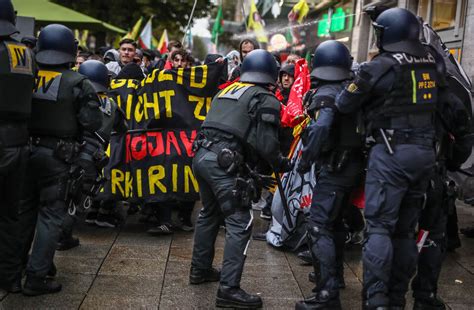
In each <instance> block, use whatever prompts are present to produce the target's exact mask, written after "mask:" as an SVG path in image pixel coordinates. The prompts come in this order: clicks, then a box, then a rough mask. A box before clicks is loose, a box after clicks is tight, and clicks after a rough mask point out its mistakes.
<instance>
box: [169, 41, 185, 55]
mask: <svg viewBox="0 0 474 310" xmlns="http://www.w3.org/2000/svg"><path fill="white" fill-rule="evenodd" d="M181 49H183V45H182V44H181V42H179V41H176V40H172V41H170V43H168V51H169V52H170V54H171V53H173V52H174V51H177V50H181Z"/></svg>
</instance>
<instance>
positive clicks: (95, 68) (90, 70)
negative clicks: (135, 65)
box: [79, 60, 110, 93]
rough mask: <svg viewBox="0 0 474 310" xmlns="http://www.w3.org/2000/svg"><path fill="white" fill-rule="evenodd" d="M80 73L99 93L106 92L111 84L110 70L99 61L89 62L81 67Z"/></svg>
mask: <svg viewBox="0 0 474 310" xmlns="http://www.w3.org/2000/svg"><path fill="white" fill-rule="evenodd" d="M79 73H80V74H82V75H85V76H86V77H87V78H88V79H89V80H90V81H91V82H92V86H94V89H95V91H96V92H98V93H102V92H106V91H107V89H108V87H109V84H110V79H109V70H108V69H107V67H106V66H105V65H104V64H103V63H102V62H100V61H98V60H87V61H85V62H83V63H82V65H81V66H80V67H79Z"/></svg>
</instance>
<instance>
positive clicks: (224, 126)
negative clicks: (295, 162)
mask: <svg viewBox="0 0 474 310" xmlns="http://www.w3.org/2000/svg"><path fill="white" fill-rule="evenodd" d="M268 95H270V96H272V97H274V95H273V94H272V93H270V92H269V91H268V90H266V89H265V88H263V87H260V86H256V85H254V84H248V83H240V82H238V83H233V84H231V85H229V86H228V87H226V88H225V89H223V90H222V91H221V92H220V93H218V94H217V95H216V97H214V99H213V101H212V103H211V109H210V110H209V112H208V113H207V116H206V119H205V120H204V122H203V124H202V128H214V129H219V130H222V131H225V132H228V133H230V134H233V135H234V136H235V137H237V138H238V139H239V140H241V141H242V142H245V143H247V144H248V145H250V146H251V147H252V148H253V149H256V145H257V141H256V140H257V139H256V117H257V115H256V114H257V113H258V111H257V103H258V102H259V100H260V99H259V98H261V99H262V100H265V99H264V97H266V96H268ZM275 100H277V99H276V98H275ZM276 108H277V110H275V111H274V112H275V113H279V110H278V109H279V104H278V105H276Z"/></svg>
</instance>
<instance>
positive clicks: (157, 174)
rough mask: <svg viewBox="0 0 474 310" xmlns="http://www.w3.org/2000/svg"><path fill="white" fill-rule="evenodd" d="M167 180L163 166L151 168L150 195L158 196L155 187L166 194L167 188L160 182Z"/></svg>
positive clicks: (149, 179)
mask: <svg viewBox="0 0 474 310" xmlns="http://www.w3.org/2000/svg"><path fill="white" fill-rule="evenodd" d="M164 178H165V167H163V166H162V165H157V166H151V167H150V168H148V185H149V187H150V194H151V195H154V194H156V191H155V187H158V188H159V189H160V191H161V192H162V193H166V187H165V186H164V185H163V183H161V181H160V180H162V179H164Z"/></svg>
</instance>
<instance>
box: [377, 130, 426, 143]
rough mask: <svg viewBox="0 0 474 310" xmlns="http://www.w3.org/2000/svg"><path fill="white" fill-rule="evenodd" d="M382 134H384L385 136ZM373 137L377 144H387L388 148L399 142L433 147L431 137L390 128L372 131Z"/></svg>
mask: <svg viewBox="0 0 474 310" xmlns="http://www.w3.org/2000/svg"><path fill="white" fill-rule="evenodd" d="M383 134H385V138H384V136H383ZM373 137H374V139H375V141H376V142H377V143H378V144H385V145H387V144H389V145H387V147H390V148H391V146H394V145H399V144H414V145H421V146H427V147H433V148H434V139H433V138H426V137H420V136H419V135H416V134H410V133H406V132H399V131H394V130H392V129H379V130H378V131H375V132H374V135H373Z"/></svg>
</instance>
